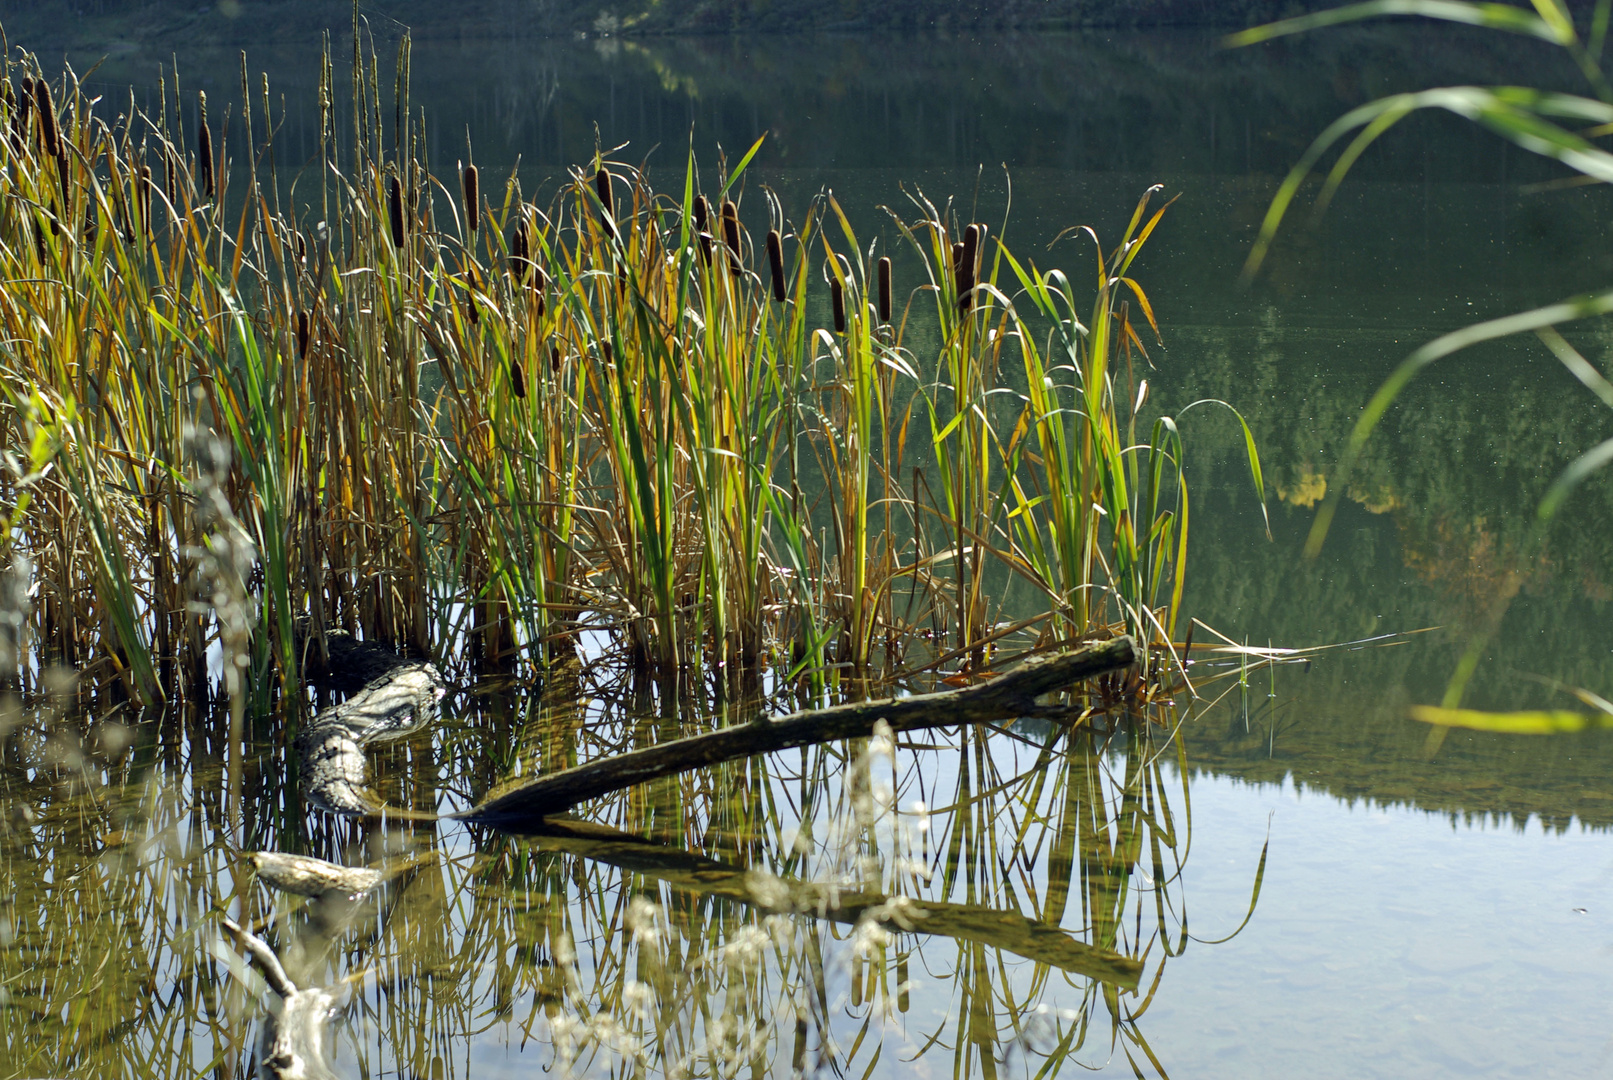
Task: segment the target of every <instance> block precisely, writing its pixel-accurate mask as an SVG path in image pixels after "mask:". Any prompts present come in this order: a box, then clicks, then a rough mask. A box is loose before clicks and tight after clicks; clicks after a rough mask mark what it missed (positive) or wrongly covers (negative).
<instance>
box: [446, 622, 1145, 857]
mask: <svg viewBox="0 0 1613 1080" xmlns="http://www.w3.org/2000/svg"><path fill="white" fill-rule="evenodd" d="M1135 658H1136V652H1135V648H1134V646H1133V644H1132V641H1131V638H1129V637H1117V638H1113V639H1111V640H1109V641H1102V642H1098V643H1096V644H1092V645H1088V646H1085V647H1084V648H1081V649H1077V650H1076V651H1075V652H1070V653H1063V654H1060V655H1056V656H1038V657H1033V658H1031V659H1030V660H1027V661H1025V663H1023V664H1021V665H1020V666H1019V667H1017V668H1015V669H1013V670H1012V671H1010V672H1008V673H1006V674H1004V675H999V676H997V677H996V678H994V679H989V680H987V681H986V682H983V683H980V684H978V685H976V686H971V687H968V688H966V689H962V690H945V691H942V692H940V693H935V694H919V695H915V696H913V697H907V698H888V699H885V700H882V701H867V702H857V703H855V704H850V705H837V706H834V707H832V708H828V709H815V710H811V711H808V712H797V713H791V714H790V715H788V716H782V717H779V718H777V719H766V718H764V719H761V720H758V721H756V722H754V723H749V724H737V725H735V726H733V727H727V728H722V729H720V730H718V731H712V732H707V733H705V734H702V735H695V736H692V737H690V738H687V739H677V740H675V741H672V742H667V743H662V744H660V745H658V746H650V747H645V748H644V749H641V750H632V751H629V752H627V753H625V754H617V755H613V756H611V757H608V758H602V759H601V760H599V761H591V762H589V763H587V764H586V765H579V766H577V767H576V768H572V769H564V770H562V771H560V772H557V773H551V774H549V775H548V776H541V777H539V778H537V779H535V780H533V781H532V782H531V783H528V784H524V785H522V786H520V787H518V788H516V789H514V790H513V791H508V792H505V793H504V794H502V795H499V796H497V797H495V798H493V799H491V800H490V801H488V802H486V803H483V804H482V805H481V806H478V807H475V808H474V809H471V810H467V811H465V812H463V813H461V814H457V815H455V816H456V817H459V818H461V819H463V820H467V821H472V822H475V823H477V824H482V825H491V826H494V827H496V828H500V829H506V830H512V831H513V830H518V827H519V826H520V824H521V823H522V822H532V821H536V820H537V819H539V818H542V817H543V816H544V815H545V814H556V813H559V812H561V811H564V810H569V809H571V808H572V807H574V806H577V805H578V804H580V803H584V802H587V801H588V800H590V799H596V798H598V797H599V796H601V795H606V794H609V793H610V792H612V791H619V790H621V789H622V788H628V787H634V786H636V785H638V784H644V783H648V782H649V781H651V780H659V779H661V778H662V777H666V776H673V775H676V774H678V773H682V772H687V771H688V770H690V769H697V768H702V767H705V766H709V765H716V764H719V763H721V762H725V761H737V760H741V759H743V758H748V757H752V756H754V755H757V754H770V753H773V752H775V751H778V750H788V749H791V748H792V747H797V746H810V745H812V744H814V743H822V742H830V741H833V740H836V739H851V738H860V737H865V736H867V735H869V734H871V733H872V731H873V727H874V724H875V723H876V722H877V721H880V720H883V721H885V723H887V724H888V725H890V728H891V730H892V731H893V732H896V731H917V730H922V729H926V728H943V727H956V726H958V725H961V724H984V723H992V722H995V721H1001V720H1012V719H1016V718H1017V717H1020V716H1023V715H1025V714H1027V713H1030V712H1032V711H1034V709H1035V705H1036V699H1037V698H1038V697H1040V696H1041V695H1042V694H1048V693H1052V692H1053V691H1055V690H1063V689H1066V688H1067V687H1069V686H1070V685H1072V684H1073V683H1076V682H1079V681H1080V680H1082V679H1087V678H1091V677H1092V676H1094V675H1102V674H1104V673H1105V672H1109V671H1115V670H1118V669H1120V668H1124V667H1128V666H1130V665H1131V664H1132V662H1133V661H1134V660H1135Z"/></svg>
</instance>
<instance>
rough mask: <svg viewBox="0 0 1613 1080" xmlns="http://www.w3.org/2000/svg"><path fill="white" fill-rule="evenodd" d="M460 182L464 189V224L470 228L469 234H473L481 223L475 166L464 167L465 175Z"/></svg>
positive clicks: (480, 205)
mask: <svg viewBox="0 0 1613 1080" xmlns="http://www.w3.org/2000/svg"><path fill="white" fill-rule="evenodd" d="M460 180H461V182H462V184H463V186H464V189H465V223H466V224H467V225H469V226H470V231H471V232H475V231H476V229H477V227H478V226H479V225H481V223H482V217H481V207H482V203H481V192H480V190H479V187H478V183H479V181H478V177H477V175H476V166H474V165H466V166H465V173H464V175H463V176H462V177H460Z"/></svg>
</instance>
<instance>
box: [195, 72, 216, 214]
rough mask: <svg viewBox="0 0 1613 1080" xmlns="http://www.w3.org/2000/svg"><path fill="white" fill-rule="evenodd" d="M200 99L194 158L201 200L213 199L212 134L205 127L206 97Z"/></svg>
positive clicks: (203, 95) (201, 96)
mask: <svg viewBox="0 0 1613 1080" xmlns="http://www.w3.org/2000/svg"><path fill="white" fill-rule="evenodd" d="M198 97H199V98H200V99H201V115H200V117H199V118H198V121H197V124H196V157H197V159H198V161H197V163H198V167H199V168H200V170H201V174H202V198H204V199H211V198H212V197H213V190H214V184H213V133H212V131H211V130H209V128H208V126H207V95H206V94H205V93H203V94H200V95H198Z"/></svg>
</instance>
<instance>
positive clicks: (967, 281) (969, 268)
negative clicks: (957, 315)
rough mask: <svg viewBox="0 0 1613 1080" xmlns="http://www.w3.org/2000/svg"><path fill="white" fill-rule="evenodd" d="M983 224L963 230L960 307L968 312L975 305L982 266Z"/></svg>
mask: <svg viewBox="0 0 1613 1080" xmlns="http://www.w3.org/2000/svg"><path fill="white" fill-rule="evenodd" d="M981 231H982V229H981V226H979V225H970V226H969V227H968V228H966V229H964V230H963V243H962V244H961V245H959V246H960V247H961V248H962V251H961V252H960V253H959V255H958V262H957V274H958V309H959V310H960V311H963V312H967V311H968V310H969V309H970V308H971V307H973V306H974V287H975V275H976V272H977V270H978V268H979V266H980V237H981Z"/></svg>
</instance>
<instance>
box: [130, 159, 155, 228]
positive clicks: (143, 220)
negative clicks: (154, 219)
mask: <svg viewBox="0 0 1613 1080" xmlns="http://www.w3.org/2000/svg"><path fill="white" fill-rule="evenodd" d="M151 185H152V180H151V166H150V165H142V166H140V183H139V186H138V187H136V188H135V200H134V201H135V206H136V207H138V213H139V214H140V228H141V230H142V231H143V232H144V233H145V235H146V236H147V237H150V236H151Z"/></svg>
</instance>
